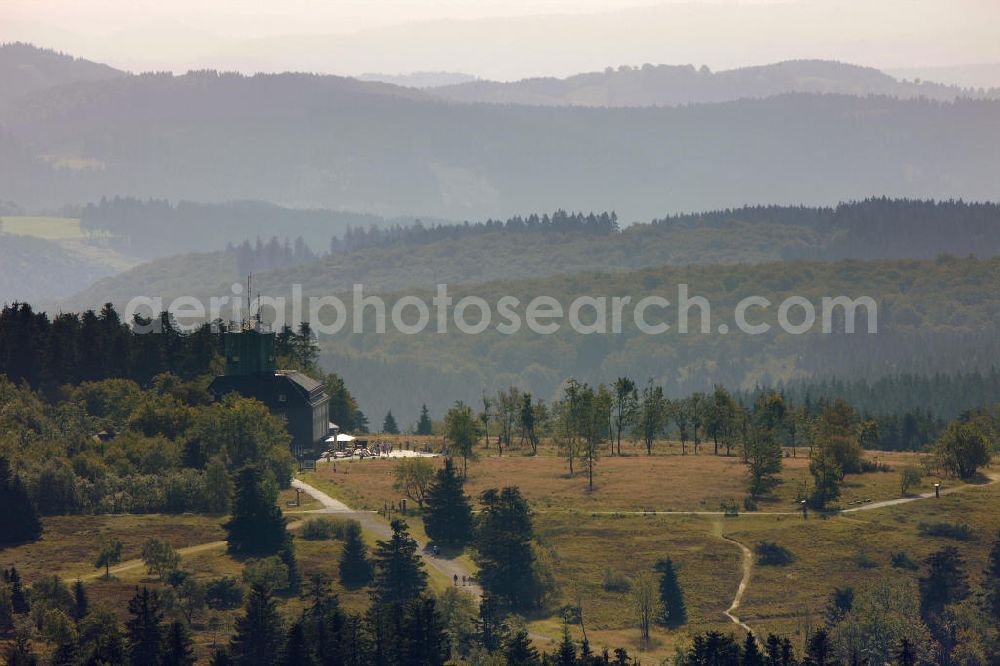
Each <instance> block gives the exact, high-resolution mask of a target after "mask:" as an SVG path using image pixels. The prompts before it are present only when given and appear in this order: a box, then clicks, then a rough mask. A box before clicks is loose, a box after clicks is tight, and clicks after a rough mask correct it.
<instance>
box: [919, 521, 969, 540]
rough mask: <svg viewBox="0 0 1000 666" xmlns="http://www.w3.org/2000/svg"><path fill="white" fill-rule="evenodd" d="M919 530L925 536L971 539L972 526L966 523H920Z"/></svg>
mask: <svg viewBox="0 0 1000 666" xmlns="http://www.w3.org/2000/svg"><path fill="white" fill-rule="evenodd" d="M917 531H918V532H920V534H921V535H923V536H929V537H942V538H945V539H955V540H956V541H971V540H972V539H973V538H975V537H974V535H973V533H972V528H971V527H969V525H968V524H966V523H920V524H918V525H917Z"/></svg>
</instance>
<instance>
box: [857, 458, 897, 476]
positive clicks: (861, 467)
mask: <svg viewBox="0 0 1000 666" xmlns="http://www.w3.org/2000/svg"><path fill="white" fill-rule="evenodd" d="M858 471H859V472H860V473H861V474H870V473H872V472H891V471H892V467H891V466H889V465H887V464H886V463H880V462H876V461H874V460H869V459H867V458H862V459H861V462H860V463H858Z"/></svg>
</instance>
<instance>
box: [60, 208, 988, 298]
mask: <svg viewBox="0 0 1000 666" xmlns="http://www.w3.org/2000/svg"><path fill="white" fill-rule="evenodd" d="M140 210H144V208H140ZM208 210H212V209H211V208H208ZM131 219H132V218H129V220H130V222H129V224H131V223H132V222H131ZM135 220H136V224H137V225H139V227H140V228H141V229H146V228H148V227H147V225H146V224H144V223H141V222H140V221H139V220H141V218H140V217H138V216H137V217H136V218H135ZM206 224H208V222H206ZM998 226H1000V208H998V207H997V206H996V205H995V204H965V203H961V202H941V203H935V202H929V201H894V200H887V199H874V200H868V201H863V202H858V203H852V204H842V205H839V206H837V207H836V208H806V207H780V206H759V207H751V208H740V209H735V210H724V211H715V212H707V213H698V214H690V215H679V216H673V217H667V218H660V219H657V220H654V221H653V222H652V223H649V224H635V225H632V226H629V227H626V228H624V229H619V228H618V221H617V219H616V216H615V215H614V214H613V213H599V214H588V215H580V214H572V213H566V212H563V211H556V212H555V213H553V214H552V215H540V216H539V215H527V216H519V217H514V218H510V219H508V220H506V221H499V220H488V221H485V222H482V223H475V224H468V223H467V224H462V225H436V224H431V223H428V224H427V225H423V224H419V225H417V224H415V225H411V226H392V227H378V228H371V227H369V228H367V229H365V228H363V227H360V226H359V227H351V228H350V229H348V231H347V232H345V234H344V236H342V237H339V238H336V239H334V242H333V243H331V245H332V248H331V249H333V250H336V251H335V252H334V253H333V254H331V255H330V256H327V257H323V258H320V259H319V260H317V261H313V262H310V263H302V262H296V261H292V262H289V264H288V267H286V268H279V269H277V270H271V271H267V272H262V271H263V270H264V269H266V268H268V267H271V266H278V265H281V264H280V263H268V262H269V259H268V255H269V253H273V254H275V256H277V255H280V254H281V252H282V251H283V246H282V245H280V244H276V246H275V247H273V248H271V250H269V249H268V247H263V248H260V250H259V251H258V250H256V249H254V248H249V247H244V248H240V249H238V250H237V251H236V252H235V253H234V252H229V253H225V254H215V253H212V254H192V255H187V256H182V257H172V258H168V259H164V260H160V261H155V262H152V263H150V264H147V265H145V266H141V267H138V268H136V269H134V270H131V271H128V272H127V273H123V274H122V275H120V276H116V277H113V278H108V279H106V280H102V281H100V282H98V283H97V284H94V285H92V286H91V287H89V288H88V289H86V290H84V291H82V292H80V293H78V294H76V295H75V296H74V297H72V298H71V299H67V300H65V301H64V302H63V304H62V305H63V307H64V308H69V309H79V308H89V307H100V306H101V305H102V304H103V303H105V302H107V301H111V302H113V303H115V304H116V305H120V306H121V305H124V303H126V302H127V301H128V299H129V298H132V297H133V296H135V295H147V296H164V297H168V298H173V297H176V296H180V295H195V296H210V295H219V294H222V295H225V294H228V293H229V288H230V285H231V284H232V283H234V282H240V281H241V280H243V279H245V277H246V273H247V272H249V271H248V270H247V269H248V268H252V270H253V272H254V273H255V281H256V284H257V285H259V287H260V289H261V291H262V293H264V294H268V295H274V296H279V295H282V294H288V293H289V291H290V289H291V285H292V284H301V285H302V287H303V293H304V294H306V295H328V294H333V293H340V292H344V291H348V290H350V289H351V286H352V285H353V284H355V283H360V284H364V285H365V289H366V290H367V291H369V292H374V291H382V292H392V291H398V290H400V289H408V288H431V287H433V286H434V285H435V284H438V283H447V284H468V283H480V282H489V281H495V280H511V279H519V278H522V277H524V276H526V275H532V276H536V277H546V276H552V275H560V274H573V273H579V272H583V271H627V270H634V269H639V268H649V267H654V266H667V265H686V264H703V265H707V264H735V263H742V264H758V263H763V262H773V261H787V260H809V261H815V260H827V261H834V260H839V259H843V258H860V259H871V258H933V257H936V256H937V255H939V254H942V253H951V254H954V255H956V256H965V255H968V254H970V253H974V254H976V255H977V256H980V257H988V256H994V255H997V254H1000V241H998V239H997V236H996V234H995V233H994V231H993V230H994V229H996V228H998ZM100 228H103V227H100ZM126 228H128V227H127V226H126V225H124V224H123V225H121V226H120V227H115V229H116V230H119V231H121V232H123V233H124V230H125V229H126ZM141 233H146V232H145V231H143V232H141ZM150 233H159V232H157V231H153V232H150ZM178 233H180V232H178ZM268 245H270V244H268ZM272 250H273V252H271V251H272ZM291 252H292V255H293V257H294V254H295V252H294V248H292V250H291ZM234 255H235V256H234ZM220 259H221V260H220Z"/></svg>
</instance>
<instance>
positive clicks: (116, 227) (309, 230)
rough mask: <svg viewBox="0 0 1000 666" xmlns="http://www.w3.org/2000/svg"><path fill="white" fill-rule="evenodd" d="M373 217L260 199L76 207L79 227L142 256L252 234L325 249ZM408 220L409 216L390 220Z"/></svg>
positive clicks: (117, 201)
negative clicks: (292, 206)
mask: <svg viewBox="0 0 1000 666" xmlns="http://www.w3.org/2000/svg"><path fill="white" fill-rule="evenodd" d="M389 223H390V222H389V221H387V220H385V219H383V218H381V217H379V216H377V215H365V214H361V213H351V212H346V211H334V210H298V209H292V208H286V207H282V206H276V205H274V204H269V203H266V202H262V201H236V202H230V203H224V204H210V203H196V202H191V201H180V202H178V203H176V204H171V203H170V202H169V201H164V200H145V201H141V200H138V199H132V198H121V197H113V198H111V199H107V198H102V199H101V200H100V201H99V202H97V203H91V204H87V205H85V206H83V207H82V208H80V224H81V227H82V228H83V229H85V230H88V231H95V232H107V233H109V234H111V235H112V236H113V238H112V239H111V242H112V243H113V244H114V245H115V247H118V248H120V249H121V250H122V251H124V252H127V253H129V254H133V255H135V256H138V257H143V258H146V259H158V258H161V257H166V256H169V255H172V254H185V253H188V252H204V251H210V250H221V249H223V248H225V247H226V246H227V245H229V244H234V245H239V244H240V243H241V242H243V241H250V242H251V243H252V242H254V240H255V239H258V238H263V239H264V241H265V242H266V241H267V240H268V239H270V238H272V237H274V236H278V237H281V238H291V239H295V238H302V240H303V241H304V242H305V244H306V245H307V246H308V247H309V248H310V250H311V251H313V252H325V251H326V250H327V249H328V248H329V247H330V239H331V238H332V237H334V236H343V235H344V234H345V233H346V232H347V230H348V229H350V228H352V227H362V228H367V227H381V226H384V225H387V224H389ZM393 223H395V224H412V223H413V220H412V219H411V218H403V219H400V220H393Z"/></svg>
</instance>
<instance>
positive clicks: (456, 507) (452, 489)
mask: <svg viewBox="0 0 1000 666" xmlns="http://www.w3.org/2000/svg"><path fill="white" fill-rule="evenodd" d="M424 529H425V530H426V531H427V536H428V537H430V538H431V540H432V541H434V543H436V544H439V545H441V546H445V547H448V548H461V547H463V546H465V545H466V544H467V543H469V541H470V540H471V539H472V507H471V506H470V505H469V498H468V497H466V496H465V490H464V482H463V481H462V478H461V477H460V476H459V475H458V473H457V472H456V471H455V465H454V463H453V462H452V460H451V458H446V459H445V461H444V467H442V468H441V469H439V470H438V471H437V475H436V476H435V479H434V483H433V485H431V487H430V488H429V489H428V490H427V498H426V499H425V500H424Z"/></svg>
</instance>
